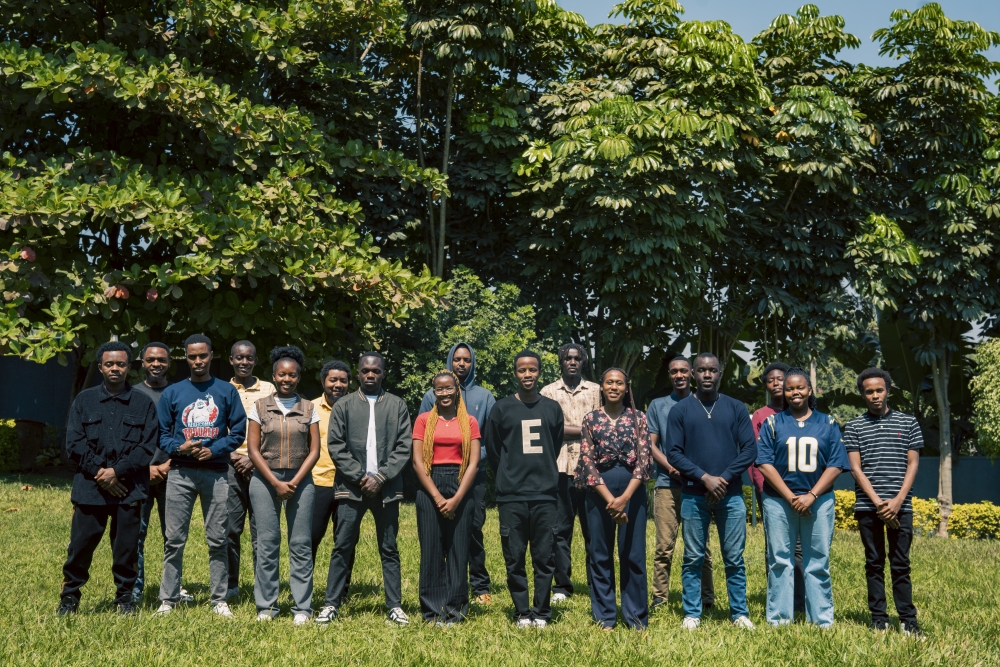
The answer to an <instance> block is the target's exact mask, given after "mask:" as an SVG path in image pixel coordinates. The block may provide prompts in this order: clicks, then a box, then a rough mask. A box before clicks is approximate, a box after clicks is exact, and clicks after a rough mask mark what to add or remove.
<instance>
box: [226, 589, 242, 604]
mask: <svg viewBox="0 0 1000 667" xmlns="http://www.w3.org/2000/svg"><path fill="white" fill-rule="evenodd" d="M239 596H240V589H238V588H230V589H229V590H228V591H226V602H229V601H230V600H232V599H233V598H238V597H239Z"/></svg>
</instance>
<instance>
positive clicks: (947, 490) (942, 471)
mask: <svg viewBox="0 0 1000 667" xmlns="http://www.w3.org/2000/svg"><path fill="white" fill-rule="evenodd" d="M951 354H952V353H951V352H950V351H946V352H945V353H944V354H942V355H941V356H940V357H937V358H936V359H934V360H933V361H932V362H931V373H932V374H933V376H934V398H935V399H936V400H937V413H938V432H939V436H938V446H939V449H940V459H939V462H938V505H940V507H941V523H940V524H938V532H937V534H938V536H939V537H948V519H949V518H950V517H951V506H952V499H953V495H952V487H951V406H950V405H949V404H948V379H949V378H948V376H949V375H950V373H951Z"/></svg>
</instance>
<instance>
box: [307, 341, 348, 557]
mask: <svg viewBox="0 0 1000 667" xmlns="http://www.w3.org/2000/svg"><path fill="white" fill-rule="evenodd" d="M350 381H351V368H350V366H348V365H347V364H345V363H344V362H343V361H328V362H327V363H325V364H324V365H323V368H322V369H320V372H319V382H320V384H321V385H322V386H323V393H322V394H321V395H320V396H319V397H318V398H314V399H313V400H312V404H313V405H314V406H316V410H317V411H318V412H319V424H318V426H319V442H320V447H319V461H317V462H316V466H315V467H314V468H313V469H312V478H313V484H314V485H315V487H316V491H315V498H314V500H313V523H312V555H313V562H315V561H316V551H317V550H318V549H319V543H320V542H322V541H323V538H324V537H325V536H326V529H327V526H329V525H330V524H331V523H333V524H334V526H333V531H334V533H336V532H337V525H336V521H337V497H336V491H335V490H334V486H333V482H334V478H335V477H336V474H337V466H335V465H334V464H333V459H331V458H330V450H329V449H328V448H327V446H326V439H327V435H328V434H329V431H328V427H329V426H330V414H331V413H332V412H333V406H334V405H336V403H337V401H339V400H340V399H342V398H343V397H344V396H346V395H347V390H348V386H349V385H350Z"/></svg>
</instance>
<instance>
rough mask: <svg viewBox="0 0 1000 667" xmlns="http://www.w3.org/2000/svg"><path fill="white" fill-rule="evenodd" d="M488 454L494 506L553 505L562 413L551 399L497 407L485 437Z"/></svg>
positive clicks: (508, 401)
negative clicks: (493, 480)
mask: <svg viewBox="0 0 1000 667" xmlns="http://www.w3.org/2000/svg"><path fill="white" fill-rule="evenodd" d="M483 440H484V441H485V444H486V454H487V456H488V457H489V461H490V466H491V467H492V468H493V470H495V471H496V480H497V502H498V503H503V502H515V501H528V500H552V501H554V500H556V494H557V490H558V486H559V468H558V467H557V466H556V458H557V457H558V456H559V448H560V447H562V441H563V413H562V408H560V407H559V404H558V403H556V402H555V401H553V400H552V399H551V398H545V397H544V396H540V397H539V398H538V401H537V402H535V403H522V402H521V401H520V400H518V399H517V397H516V396H508V397H507V398H505V399H502V400H500V401H497V403H496V405H494V406H493V410H491V411H490V416H489V419H488V420H487V427H486V429H485V430H484V431H483Z"/></svg>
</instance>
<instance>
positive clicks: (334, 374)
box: [323, 370, 351, 405]
mask: <svg viewBox="0 0 1000 667" xmlns="http://www.w3.org/2000/svg"><path fill="white" fill-rule="evenodd" d="M350 381H351V379H350V378H349V377H348V376H347V371H338V370H332V371H329V372H328V373H327V374H326V377H325V378H323V394H324V395H326V400H327V402H328V403H329V404H330V405H333V404H334V403H336V402H337V401H338V400H339V399H341V398H343V397H344V396H347V389H348V385H349V384H350Z"/></svg>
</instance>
